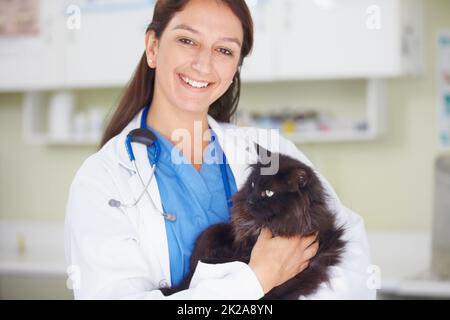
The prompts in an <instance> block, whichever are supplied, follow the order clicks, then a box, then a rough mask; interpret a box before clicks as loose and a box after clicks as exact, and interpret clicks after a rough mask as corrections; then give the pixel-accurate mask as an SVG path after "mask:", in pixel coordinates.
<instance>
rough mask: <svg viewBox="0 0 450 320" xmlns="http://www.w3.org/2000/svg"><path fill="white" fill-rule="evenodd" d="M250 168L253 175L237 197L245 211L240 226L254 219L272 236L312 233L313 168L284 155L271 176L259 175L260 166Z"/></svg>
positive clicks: (314, 179) (258, 164) (314, 182)
mask: <svg viewBox="0 0 450 320" xmlns="http://www.w3.org/2000/svg"><path fill="white" fill-rule="evenodd" d="M252 167H253V170H252V174H251V175H250V176H249V178H248V180H247V182H246V183H245V185H244V186H243V188H242V189H241V190H240V191H239V196H237V197H236V198H237V200H238V201H239V203H238V205H239V207H240V208H241V209H243V210H242V212H245V215H244V217H240V219H239V220H240V223H243V222H244V220H249V219H253V220H254V221H253V222H254V223H256V224H258V225H260V226H266V227H268V228H269V229H271V231H272V233H273V234H275V235H285V236H286V235H295V234H308V233H312V232H314V226H313V225H312V223H311V214H312V210H311V205H312V202H313V201H312V199H311V188H313V187H314V184H316V183H317V182H316V177H315V174H314V172H313V171H312V169H311V168H309V167H308V166H306V165H304V164H302V163H300V162H298V161H296V160H294V159H291V158H289V157H286V156H283V155H281V156H280V166H279V170H278V172H277V173H276V174H274V175H261V168H262V167H263V165H262V164H261V163H257V164H255V165H252ZM245 217H246V218H245ZM247 222H249V221H247Z"/></svg>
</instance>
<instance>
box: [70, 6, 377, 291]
mask: <svg viewBox="0 0 450 320" xmlns="http://www.w3.org/2000/svg"><path fill="white" fill-rule="evenodd" d="M252 42H253V29H252V20H251V16H250V13H249V10H248V8H247V6H246V4H245V1H244V0H239V1H237V0H222V1H216V0H208V1H205V0H184V1H182V0H178V1H175V0H171V1H169V0H159V1H158V2H157V3H156V6H155V11H154V16H153V21H152V23H151V24H150V26H149V27H148V30H147V33H146V38H145V43H146V51H145V53H144V55H143V56H142V59H141V61H140V63H139V65H138V67H137V70H136V73H135V75H134V77H133V79H132V80H131V82H130V84H129V86H128V88H127V90H126V92H125V93H124V95H123V98H122V101H121V102H120V105H119V107H118V109H117V111H116V112H115V114H114V115H113V117H112V119H111V122H110V124H109V126H108V127H107V129H106V132H105V135H104V137H103V140H102V148H101V150H100V151H98V152H97V153H96V154H94V155H92V156H91V157H90V158H89V159H87V160H86V161H85V163H84V164H83V165H82V167H81V168H80V170H79V171H78V172H77V174H76V177H75V179H74V181H73V183H72V186H71V190H70V195H69V202H68V205H67V214H66V256H67V257H66V258H67V262H68V264H69V266H70V270H71V272H72V274H71V278H72V280H73V281H74V283H73V286H74V293H75V297H76V298H81V299H91V298H131V299H163V298H167V299H259V298H261V297H262V296H263V295H264V294H265V293H267V292H268V291H270V290H271V289H272V288H274V287H275V286H278V285H280V284H282V283H284V282H285V281H287V280H289V279H290V278H292V277H293V276H294V275H295V274H297V273H299V272H301V271H302V270H304V269H305V268H306V267H307V266H308V262H309V260H310V259H311V258H312V257H313V256H314V255H315V254H316V252H317V249H318V244H317V242H315V237H314V236H310V237H297V238H291V239H285V238H280V237H272V235H271V234H270V232H269V231H267V230H264V229H263V230H262V231H261V234H260V236H259V238H258V241H257V243H256V244H255V246H254V248H253V251H252V254H251V259H250V262H249V263H248V264H245V263H242V262H232V263H225V264H215V265H209V264H205V263H201V262H200V263H199V264H198V265H197V268H196V269H195V274H194V277H193V279H192V281H191V285H190V288H189V289H188V290H185V291H182V292H179V293H176V294H174V295H172V296H169V297H164V296H163V295H162V294H161V291H159V290H158V288H161V287H163V286H170V285H175V284H177V283H179V282H180V281H181V279H182V278H183V276H184V275H185V274H186V273H187V271H188V263H189V256H190V254H191V251H192V247H193V244H194V241H195V238H196V237H197V236H198V234H199V233H200V232H201V231H203V230H204V229H206V228H207V227H208V226H209V225H211V224H214V223H218V222H223V221H228V219H229V206H228V204H229V203H228V200H230V195H232V193H234V192H236V190H237V189H238V188H239V187H240V186H241V185H242V184H243V183H244V181H245V179H246V177H247V176H248V173H249V172H248V164H249V163H251V162H254V161H255V157H256V150H255V148H254V143H253V142H255V141H254V139H252V137H250V136H251V135H249V134H248V132H244V131H243V130H242V129H238V128H236V127H234V126H231V125H229V124H227V123H228V122H230V118H231V117H232V116H233V114H234V113H235V111H236V107H237V104H238V101H239V95H240V74H239V72H240V67H241V65H242V63H243V60H244V58H245V57H246V56H247V55H248V54H249V52H250V51H251V48H252ZM144 107H145V108H144ZM139 127H146V128H148V129H150V130H151V131H152V132H153V133H154V134H155V136H156V138H157V141H158V146H159V147H158V148H156V144H153V145H152V146H150V147H148V148H147V147H146V145H144V144H142V143H136V142H133V143H131V141H130V140H127V135H128V133H130V132H131V131H132V130H134V129H137V128H139ZM257 132H260V131H257ZM180 138H181V139H180ZM259 138H260V137H259ZM272 140H276V141H278V144H277V145H273V143H272V144H269V141H268V139H265V138H262V139H261V138H260V139H258V143H259V144H261V145H262V146H263V147H265V148H266V149H269V150H272V151H276V150H277V149H279V150H278V151H280V152H282V153H285V154H289V155H291V156H293V157H296V158H298V159H299V160H301V161H303V162H307V163H309V161H308V160H307V159H306V158H305V157H304V155H303V154H302V153H301V152H300V151H299V150H297V149H296V148H295V146H294V145H293V144H292V143H291V142H288V141H287V140H285V139H283V138H282V137H279V136H277V137H275V139H272ZM180 141H181V142H180ZM127 142H130V143H127ZM152 150H153V151H152ZM156 150H159V152H158V153H157V152H156ZM211 150H218V151H223V154H224V155H225V157H224V159H226V162H221V161H220V160H224V159H221V158H220V157H217V156H215V157H214V156H213V157H210V158H209V160H208V159H207V156H206V155H207V154H212V153H215V152H212V153H211ZM131 153H132V155H131ZM216 154H219V153H216ZM243 155H244V156H245V157H244V158H245V159H244V160H245V161H242V159H243V158H242V156H243ZM134 158H135V164H136V166H134V165H133V162H132V161H131V160H133V159H134ZM238 158H240V160H239V159H238ZM155 163H157V165H156V171H155V174H154V178H152V167H151V165H153V164H155ZM324 183H326V182H325V181H324ZM326 186H327V188H328V189H329V190H328V191H329V192H330V193H331V194H332V195H333V199H332V201H331V203H330V205H332V206H334V209H335V211H336V212H337V214H338V215H339V217H338V220H339V221H340V222H342V223H345V224H346V226H347V230H348V232H347V237H346V238H347V240H349V246H348V248H349V250H348V252H347V253H346V256H345V257H344V263H342V264H341V265H340V266H339V267H338V268H336V269H335V270H334V274H333V280H332V282H331V286H330V287H328V286H325V285H324V287H323V288H321V289H320V290H319V292H317V294H316V295H314V296H313V297H307V298H372V297H373V296H374V292H372V291H370V290H368V289H367V288H366V278H367V277H366V274H365V272H366V267H367V265H368V263H369V258H368V249H367V243H366V239H365V231H364V226H363V223H362V221H361V218H360V217H359V216H357V215H356V214H354V213H352V212H351V211H350V210H348V209H346V208H345V207H343V206H342V205H341V203H340V202H339V200H338V198H337V197H336V196H335V194H334V193H333V191H332V189H331V187H329V185H328V184H326Z"/></svg>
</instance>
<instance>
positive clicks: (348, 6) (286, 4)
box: [275, 0, 421, 79]
mask: <svg viewBox="0 0 450 320" xmlns="http://www.w3.org/2000/svg"><path fill="white" fill-rule="evenodd" d="M276 2H277V3H278V8H277V12H279V14H277V15H276V16H277V17H281V19H282V20H281V21H278V25H280V27H281V30H279V38H278V50H277V53H276V59H275V60H276V62H277V67H276V75H275V78H278V79H305V78H352V77H363V78H368V77H388V76H395V75H401V74H402V73H404V72H405V71H406V70H405V69H404V66H405V64H406V63H407V60H408V59H411V58H413V57H408V56H407V54H408V52H404V50H405V47H404V41H405V36H407V35H405V34H404V32H405V30H406V31H408V32H409V33H410V34H409V36H412V37H417V38H418V37H419V36H420V35H419V33H420V26H421V25H420V24H421V21H420V19H417V18H416V19H415V21H414V22H411V19H410V20H409V21H408V23H409V24H408V25H405V21H407V20H408V16H407V15H406V13H405V12H407V11H408V7H410V6H417V4H418V3H419V2H420V1H415V0H408V1H401V0H300V1H299V0H278V1H276ZM416 13H417V12H416ZM419 16H420V15H419ZM417 42H418V41H416V42H415V43H416V44H417V45H418V43H417ZM415 50H416V51H418V49H415Z"/></svg>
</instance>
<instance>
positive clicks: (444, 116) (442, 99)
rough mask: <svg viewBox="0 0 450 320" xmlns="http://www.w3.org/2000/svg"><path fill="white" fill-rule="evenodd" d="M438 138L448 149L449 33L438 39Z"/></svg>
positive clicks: (449, 131) (449, 96) (449, 142)
mask: <svg viewBox="0 0 450 320" xmlns="http://www.w3.org/2000/svg"><path fill="white" fill-rule="evenodd" d="M438 88H439V97H438V98H439V104H438V107H439V109H438V130H439V132H438V138H439V145H440V146H441V147H443V148H448V149H450V31H446V32H441V33H440V34H439V39H438Z"/></svg>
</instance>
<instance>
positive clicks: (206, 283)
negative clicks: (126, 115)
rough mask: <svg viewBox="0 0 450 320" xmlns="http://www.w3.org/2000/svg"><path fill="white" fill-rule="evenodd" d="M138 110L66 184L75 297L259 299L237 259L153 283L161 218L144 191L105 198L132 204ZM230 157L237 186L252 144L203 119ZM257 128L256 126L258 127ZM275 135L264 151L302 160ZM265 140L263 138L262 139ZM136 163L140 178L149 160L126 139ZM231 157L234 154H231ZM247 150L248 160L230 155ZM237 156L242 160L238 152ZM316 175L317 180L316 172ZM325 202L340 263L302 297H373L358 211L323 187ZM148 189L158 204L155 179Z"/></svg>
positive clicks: (136, 183)
mask: <svg viewBox="0 0 450 320" xmlns="http://www.w3.org/2000/svg"><path fill="white" fill-rule="evenodd" d="M141 115H142V112H140V113H139V114H138V115H137V116H136V117H135V118H134V119H133V120H132V121H131V122H130V123H129V124H128V126H127V127H126V128H125V129H124V130H123V131H122V133H121V134H119V135H118V136H116V137H114V138H112V139H111V140H110V141H109V142H108V143H107V144H106V145H105V146H104V147H103V148H102V149H101V150H100V151H98V152H97V153H95V154H94V155H92V156H90V157H89V158H88V159H87V160H86V161H85V162H84V163H83V165H82V166H81V168H80V169H79V170H78V172H77V174H76V176H75V178H74V181H73V183H72V185H71V188H70V194H69V200H68V204H67V210H66V220H65V252H66V261H67V264H68V272H69V273H70V279H71V282H72V286H73V288H74V295H75V298H76V299H121V298H124V299H259V298H261V297H262V296H263V291H262V288H261V286H260V284H259V282H258V280H257V278H256V276H255V274H254V273H253V271H252V270H251V269H250V268H249V266H248V265H247V264H245V263H242V262H232V263H225V264H216V265H210V264H205V263H201V262H200V263H199V264H198V266H197V268H196V271H195V274H194V277H193V279H192V281H191V285H190V288H189V289H188V290H185V291H182V292H179V293H177V294H174V295H172V296H170V297H164V296H163V295H162V294H161V291H159V290H157V288H159V287H161V286H164V285H170V264H169V253H168V244H167V238H166V230H165V222H164V218H163V217H162V216H161V215H160V214H158V213H156V212H155V210H154V209H153V206H152V204H151V202H150V200H149V198H148V195H144V197H143V198H142V199H141V201H140V202H139V203H138V204H137V206H135V207H133V208H130V209H125V208H113V207H110V206H109V205H108V201H109V200H110V199H112V198H114V199H118V200H120V201H122V202H123V203H127V204H129V203H133V202H134V201H135V199H137V198H138V196H139V195H140V194H141V192H142V190H143V185H142V183H141V182H140V180H139V178H138V175H137V174H136V173H135V171H134V170H133V166H132V164H131V162H130V159H129V157H128V154H127V151H126V149H125V138H126V135H127V134H128V133H129V132H130V131H131V130H133V129H135V128H138V127H139V125H140V120H141V119H140V118H141ZM208 121H209V125H210V127H211V128H212V129H213V130H214V131H215V133H216V135H217V138H218V140H219V143H220V145H221V146H222V148H223V151H224V153H225V155H226V157H227V159H228V161H229V162H230V167H231V170H232V172H233V174H234V177H235V180H236V184H237V187H238V188H239V187H240V186H242V185H243V183H244V182H245V180H246V178H247V177H248V174H249V168H248V162H255V161H256V150H255V148H254V144H253V142H252V141H251V140H252V139H251V138H249V134H248V132H247V131H246V130H245V129H242V128H237V127H235V126H232V125H229V124H223V123H217V122H216V121H215V120H214V119H213V118H211V117H209V118H208ZM258 132H262V131H258ZM278 137H279V150H277V146H276V145H275V146H274V147H272V146H269V145H268V141H267V139H264V137H259V140H258V143H259V144H260V145H262V146H263V147H265V148H266V149H269V150H272V151H274V152H277V151H279V152H281V153H284V154H288V155H291V156H293V157H295V158H297V159H299V160H300V161H303V162H305V163H307V164H309V165H311V163H310V162H309V160H308V159H306V157H305V156H304V155H303V154H302V153H301V152H300V151H299V150H298V149H297V148H296V147H295V145H294V144H293V143H291V142H290V141H288V140H286V139H284V138H282V137H281V136H278ZM264 140H266V141H264ZM133 150H134V153H135V156H136V163H137V166H138V168H139V171H140V173H141V175H142V176H143V180H144V181H145V182H147V181H148V177H149V173H150V166H149V163H148V158H147V151H146V148H145V146H143V145H141V144H136V143H133ZM236 155H237V156H236ZM242 155H246V156H247V158H248V160H249V161H247V163H242V161H237V159H238V157H241V156H242ZM241 159H242V158H241ZM321 179H323V178H322V177H321ZM323 183H324V184H325V187H326V190H327V191H328V192H329V194H330V195H331V198H330V202H329V204H330V206H331V208H332V209H333V210H334V211H335V212H336V214H337V220H338V222H339V223H341V224H344V225H345V227H346V232H345V239H346V240H347V241H348V245H347V250H346V251H345V254H344V259H343V262H342V263H341V264H340V265H339V266H337V267H334V268H333V270H332V280H331V287H329V286H327V285H322V287H321V288H320V289H319V290H318V292H317V293H315V294H313V295H311V296H308V297H300V298H306V299H373V298H374V297H375V291H374V290H370V289H368V287H367V285H366V283H367V282H368V278H369V276H370V275H369V274H368V273H367V268H368V266H369V264H370V260H369V248H368V244H367V239H366V233H365V230H364V224H363V220H362V219H361V217H360V216H358V215H357V214H355V213H354V212H352V211H351V210H349V209H348V208H346V207H344V206H343V205H342V204H341V202H340V201H339V199H338V198H337V196H336V194H335V193H334V191H333V190H332V188H331V187H330V185H329V184H328V183H327V182H326V180H324V179H323ZM149 194H150V195H151V196H152V199H153V201H154V203H155V204H156V206H157V207H158V209H159V210H161V209H162V206H161V200H160V195H159V191H158V185H157V183H156V179H152V182H151V184H150V186H149Z"/></svg>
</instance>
